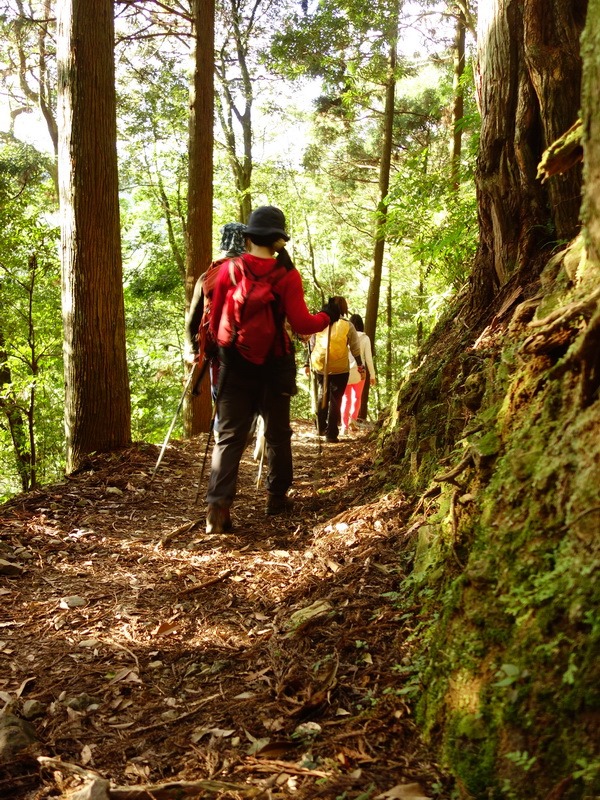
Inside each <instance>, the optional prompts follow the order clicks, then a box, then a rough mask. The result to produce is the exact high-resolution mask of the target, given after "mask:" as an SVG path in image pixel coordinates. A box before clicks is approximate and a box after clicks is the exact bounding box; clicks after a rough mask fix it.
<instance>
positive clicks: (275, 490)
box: [206, 357, 293, 506]
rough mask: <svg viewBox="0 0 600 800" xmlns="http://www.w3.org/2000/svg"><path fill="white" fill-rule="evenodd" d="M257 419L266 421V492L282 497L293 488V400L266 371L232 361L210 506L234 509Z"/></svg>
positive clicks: (224, 375)
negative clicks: (246, 450) (239, 473)
mask: <svg viewBox="0 0 600 800" xmlns="http://www.w3.org/2000/svg"><path fill="white" fill-rule="evenodd" d="M239 358H241V357H239ZM257 414H260V415H261V416H262V417H263V419H264V422H265V452H266V458H267V465H268V470H267V478H266V485H267V490H268V491H269V492H270V493H272V494H279V495H283V494H285V493H286V492H287V490H288V489H289V488H290V486H291V485H292V478H293V469H292V445H291V438H292V429H291V427H290V396H289V395H286V394H282V393H281V390H280V388H279V386H278V384H277V381H276V380H275V379H274V378H273V375H272V374H270V372H269V370H268V369H267V368H265V367H256V366H255V365H252V364H248V362H245V363H244V364H242V363H240V362H239V361H238V358H232V359H231V363H224V364H223V365H222V366H221V374H220V387H219V397H218V401H217V419H218V423H217V426H216V430H217V432H218V442H216V443H215V446H214V449H213V452H212V462H211V473H210V478H209V481H208V492H207V495H206V499H207V502H208V503H210V504H212V503H216V504H219V505H227V506H229V505H231V503H232V501H233V499H234V497H235V494H236V486H237V477H238V471H239V465H240V460H241V458H242V455H243V452H244V449H245V447H246V445H247V442H248V436H249V434H250V431H251V428H252V425H253V422H254V420H255V418H256V415H257Z"/></svg>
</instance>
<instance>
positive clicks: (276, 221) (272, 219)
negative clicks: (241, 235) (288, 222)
mask: <svg viewBox="0 0 600 800" xmlns="http://www.w3.org/2000/svg"><path fill="white" fill-rule="evenodd" d="M252 234H254V235H255V236H276V237H277V238H281V239H285V241H286V242H287V241H289V238H290V237H289V236H288V235H287V233H286V232H285V216H284V213H283V211H281V210H280V209H279V208H275V206H260V207H259V208H256V209H255V210H254V211H253V212H252V213H251V214H250V219H249V220H248V225H247V226H246V235H247V236H251V235H252Z"/></svg>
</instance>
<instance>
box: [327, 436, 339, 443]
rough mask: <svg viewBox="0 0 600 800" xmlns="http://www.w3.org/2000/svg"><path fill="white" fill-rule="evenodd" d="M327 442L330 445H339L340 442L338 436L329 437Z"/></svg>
mask: <svg viewBox="0 0 600 800" xmlns="http://www.w3.org/2000/svg"><path fill="white" fill-rule="evenodd" d="M327 441H328V442H329V444H338V442H339V441H340V440H339V439H338V437H337V436H328V437H327Z"/></svg>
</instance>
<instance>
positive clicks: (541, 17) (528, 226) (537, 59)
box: [472, 0, 587, 309]
mask: <svg viewBox="0 0 600 800" xmlns="http://www.w3.org/2000/svg"><path fill="white" fill-rule="evenodd" d="M586 6H587V2H586V0H489V2H486V3H484V4H480V9H479V27H478V48H479V58H478V95H479V103H480V110H481V117H482V127H481V144H480V154H479V159H478V164H477V171H476V185H477V197H478V209H479V229H480V245H479V248H478V253H477V256H476V260H475V266H474V270H473V275H472V304H473V305H474V307H477V308H481V309H483V308H486V307H487V306H488V305H489V303H490V301H491V300H492V298H493V297H494V295H495V293H496V292H497V291H498V289H499V288H500V287H501V286H502V285H503V284H505V283H506V282H507V281H508V280H509V278H510V276H511V275H512V274H513V273H514V271H515V270H516V269H518V268H519V267H520V266H521V265H525V264H533V265H535V264H536V257H537V256H538V254H541V251H542V250H544V249H548V248H552V247H554V246H555V245H556V243H557V240H568V239H570V238H571V237H572V236H574V235H575V233H576V231H577V229H578V222H579V220H578V215H579V205H580V197H581V170H580V169H575V170H572V171H571V172H569V173H567V174H565V175H558V176H555V177H554V178H552V179H551V180H550V181H549V182H548V183H547V184H545V185H542V184H541V182H540V181H539V180H538V179H537V178H536V171H537V165H538V163H539V161H540V158H541V156H542V153H543V152H544V150H545V149H546V147H547V146H548V145H549V144H550V143H551V142H552V141H554V140H555V139H556V138H558V136H560V134H561V133H563V132H564V131H565V130H566V129H567V128H569V127H570V126H571V125H572V124H573V122H575V120H576V118H577V115H578V111H579V100H580V83H581V58H580V55H579V44H578V43H579V36H580V34H581V30H582V27H583V24H584V21H585V9H586ZM541 262H542V259H537V263H538V264H540V263H541ZM533 268H534V269H535V266H534V267H533Z"/></svg>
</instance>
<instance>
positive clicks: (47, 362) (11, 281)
mask: <svg viewBox="0 0 600 800" xmlns="http://www.w3.org/2000/svg"><path fill="white" fill-rule="evenodd" d="M48 168H49V164H48V161H47V159H45V158H43V157H41V156H40V155H39V154H38V153H37V152H36V151H35V150H34V149H33V148H32V147H29V146H27V145H23V144H18V143H17V144H10V145H5V146H4V147H3V148H2V149H1V150H0V209H1V212H2V217H3V220H4V224H3V225H2V227H1V228H0V304H1V306H2V320H1V322H0V343H1V346H0V362H1V363H0V370H1V371H2V375H3V382H2V384H1V385H0V394H1V399H2V401H3V402H4V403H7V404H8V407H9V408H14V409H15V410H16V412H17V414H18V415H19V416H20V418H21V420H22V422H23V423H24V425H25V426H26V428H27V429H28V431H29V440H28V441H27V442H26V443H24V444H25V447H26V449H27V451H28V452H29V453H30V455H31V457H32V459H33V461H32V463H31V464H30V465H29V466H28V470H29V475H28V485H31V484H32V483H35V482H47V481H50V480H53V479H55V478H56V477H57V475H58V474H59V473H60V470H61V468H62V463H63V428H62V424H63V423H62V410H63V402H62V388H61V387H62V345H61V312H60V274H59V267H58V261H57V243H58V230H57V227H56V222H55V219H54V213H53V209H54V207H55V200H54V196H53V186H52V183H51V180H50V177H49V169H48ZM0 444H1V446H0V451H1V452H2V454H3V455H2V457H1V459H0V475H1V477H0V498H6V497H7V496H9V495H10V494H12V493H14V492H15V491H17V490H18V488H19V482H20V481H19V472H18V468H17V462H16V461H15V451H14V449H13V442H12V439H11V435H10V428H9V426H8V420H7V417H6V416H5V414H4V413H2V418H1V419H0ZM32 444H33V448H34V449H33V451H32V449H31V445H32Z"/></svg>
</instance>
